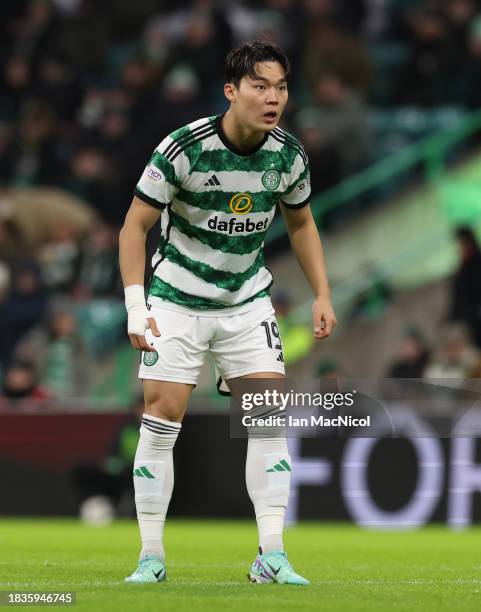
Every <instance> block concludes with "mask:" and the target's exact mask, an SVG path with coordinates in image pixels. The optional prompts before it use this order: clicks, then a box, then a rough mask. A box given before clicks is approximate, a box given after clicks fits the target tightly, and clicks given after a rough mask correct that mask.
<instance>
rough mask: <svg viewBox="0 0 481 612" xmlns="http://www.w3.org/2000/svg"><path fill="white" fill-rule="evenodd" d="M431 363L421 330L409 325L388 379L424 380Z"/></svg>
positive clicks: (388, 373) (387, 376) (387, 372)
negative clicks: (425, 372) (428, 365)
mask: <svg viewBox="0 0 481 612" xmlns="http://www.w3.org/2000/svg"><path fill="white" fill-rule="evenodd" d="M428 361H429V348H428V345H427V343H426V340H425V338H424V337H423V335H422V333H421V331H420V330H419V328H418V327H417V326H415V325H409V326H408V327H407V328H406V329H405V331H404V334H403V338H402V341H401V344H400V346H399V348H398V349H397V350H396V356H395V358H394V360H393V362H392V363H391V364H390V365H389V366H388V367H387V369H386V373H385V377H386V378H422V377H423V374H424V371H425V370H426V366H427V364H428Z"/></svg>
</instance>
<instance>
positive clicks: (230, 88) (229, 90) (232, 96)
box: [224, 83, 237, 103]
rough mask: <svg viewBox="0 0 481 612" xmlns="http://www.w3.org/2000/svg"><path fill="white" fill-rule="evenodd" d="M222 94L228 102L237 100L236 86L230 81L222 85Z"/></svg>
mask: <svg viewBox="0 0 481 612" xmlns="http://www.w3.org/2000/svg"><path fill="white" fill-rule="evenodd" d="M224 96H225V97H226V98H227V99H228V100H229V102H231V103H234V102H237V88H236V86H235V85H233V84H232V83H226V84H225V85H224Z"/></svg>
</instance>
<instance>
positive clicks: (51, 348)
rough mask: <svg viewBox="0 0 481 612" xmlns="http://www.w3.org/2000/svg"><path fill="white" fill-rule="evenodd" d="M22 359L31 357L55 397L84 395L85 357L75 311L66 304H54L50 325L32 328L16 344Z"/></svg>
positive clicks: (18, 354) (50, 314)
mask: <svg viewBox="0 0 481 612" xmlns="http://www.w3.org/2000/svg"><path fill="white" fill-rule="evenodd" d="M15 355H16V357H17V358H18V359H22V360H25V359H27V358H28V359H31V360H32V361H33V362H34V363H35V366H36V368H37V370H38V373H39V380H40V382H41V383H42V385H44V386H45V387H46V388H47V389H48V390H49V391H50V392H51V394H52V395H53V396H54V397H57V398H65V397H75V396H82V395H84V393H85V389H84V377H85V374H84V368H85V367H86V364H85V357H84V351H83V344H82V341H81V338H80V335H79V331H78V322H77V319H76V317H75V316H74V314H72V312H70V311H69V310H68V309H67V308H66V307H64V306H61V305H56V306H54V307H52V310H51V312H50V313H49V315H48V317H47V324H46V326H38V327H37V328H36V329H34V330H32V331H31V333H30V334H28V335H27V336H26V337H25V338H24V339H23V341H22V342H20V343H19V345H18V346H17V348H16V351H15Z"/></svg>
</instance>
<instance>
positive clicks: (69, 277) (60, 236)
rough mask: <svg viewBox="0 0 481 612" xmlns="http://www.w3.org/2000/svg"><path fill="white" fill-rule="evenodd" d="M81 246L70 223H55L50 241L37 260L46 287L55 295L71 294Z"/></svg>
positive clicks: (45, 244)
mask: <svg viewBox="0 0 481 612" xmlns="http://www.w3.org/2000/svg"><path fill="white" fill-rule="evenodd" d="M79 258H80V251H79V244H78V242H77V239H76V235H75V230H74V228H73V227H71V226H70V225H69V224H68V223H65V222H62V221H59V222H54V223H53V224H52V226H51V229H50V236H49V238H48V240H47V241H46V242H45V243H44V244H43V245H42V246H41V247H40V249H39V251H38V256H37V260H38V262H39V264H40V265H41V267H42V272H43V279H44V283H45V286H46V287H47V288H48V289H49V290H50V291H51V292H55V293H70V291H71V290H72V289H73V287H74V285H75V282H76V280H77V276H78V268H79Z"/></svg>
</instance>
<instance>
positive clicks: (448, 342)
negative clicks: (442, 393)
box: [423, 323, 479, 380]
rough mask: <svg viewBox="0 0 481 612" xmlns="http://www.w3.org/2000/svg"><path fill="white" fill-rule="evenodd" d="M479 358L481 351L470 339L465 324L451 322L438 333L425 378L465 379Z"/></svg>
mask: <svg viewBox="0 0 481 612" xmlns="http://www.w3.org/2000/svg"><path fill="white" fill-rule="evenodd" d="M478 360H479V352H478V351H477V350H476V349H475V348H474V347H473V345H472V344H471V343H470V341H469V334H468V332H467V330H466V328H465V327H464V326H463V325H460V324H458V325H453V323H449V324H447V325H445V326H444V327H443V328H441V329H440V330H439V332H438V334H437V341H436V344H435V346H434V348H433V351H432V356H431V358H430V360H429V362H428V364H427V365H426V369H425V370H424V375H423V377H424V378H445V379H449V378H451V379H461V380H462V379H465V378H468V376H469V373H470V372H471V371H472V370H473V368H474V366H475V365H476V363H477V362H478Z"/></svg>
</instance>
